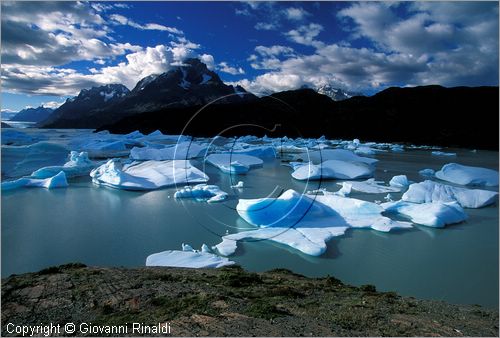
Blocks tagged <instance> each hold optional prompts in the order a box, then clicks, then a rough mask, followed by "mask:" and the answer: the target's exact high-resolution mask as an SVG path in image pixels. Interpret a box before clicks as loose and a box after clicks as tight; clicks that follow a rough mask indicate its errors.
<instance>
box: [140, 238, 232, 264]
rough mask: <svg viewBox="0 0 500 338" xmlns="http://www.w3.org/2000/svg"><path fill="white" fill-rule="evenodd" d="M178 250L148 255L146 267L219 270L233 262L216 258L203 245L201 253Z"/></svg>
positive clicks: (190, 249) (223, 258) (191, 249)
mask: <svg viewBox="0 0 500 338" xmlns="http://www.w3.org/2000/svg"><path fill="white" fill-rule="evenodd" d="M187 246H189V249H188V248H187V247H186V248H184V245H183V248H182V251H179V250H167V251H162V252H158V253H155V254H152V255H149V256H148V257H147V258H146V266H170V267H176V268H197V269H201V268H220V267H223V266H228V265H233V264H234V262H233V261H230V260H229V259H227V258H225V257H220V256H217V255H215V254H213V253H210V252H209V249H208V246H207V245H206V244H203V246H202V248H201V251H196V250H193V248H191V246H190V245H187Z"/></svg>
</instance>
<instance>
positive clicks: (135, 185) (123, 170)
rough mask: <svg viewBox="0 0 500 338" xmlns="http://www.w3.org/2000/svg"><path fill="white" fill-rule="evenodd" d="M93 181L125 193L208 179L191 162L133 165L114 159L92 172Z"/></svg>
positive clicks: (177, 161) (152, 162)
mask: <svg viewBox="0 0 500 338" xmlns="http://www.w3.org/2000/svg"><path fill="white" fill-rule="evenodd" d="M90 176H91V177H92V181H93V182H94V183H95V184H98V185H104V186H108V187H112V188H117V189H124V190H154V189H159V188H162V187H167V186H172V185H176V184H185V183H204V182H207V181H208V179H209V178H208V176H207V175H206V174H205V173H203V172H202V171H200V170H199V169H197V168H196V167H194V166H192V165H191V162H190V161H188V160H173V161H145V162H132V163H131V164H127V165H123V164H122V163H121V161H120V160H117V159H111V160H109V161H108V162H106V163H105V164H103V165H101V166H100V167H98V168H96V169H94V170H92V171H91V172H90Z"/></svg>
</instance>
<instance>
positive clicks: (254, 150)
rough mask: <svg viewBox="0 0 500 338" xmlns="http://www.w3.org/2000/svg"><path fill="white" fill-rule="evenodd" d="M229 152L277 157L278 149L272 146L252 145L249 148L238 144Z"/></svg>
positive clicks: (266, 157)
mask: <svg viewBox="0 0 500 338" xmlns="http://www.w3.org/2000/svg"><path fill="white" fill-rule="evenodd" d="M227 153H228V154H233V155H249V156H254V157H258V158H260V159H271V158H276V151H275V150H274V147H272V146H250V147H247V148H240V147H238V144H236V145H235V146H233V147H232V148H231V151H229V152H227Z"/></svg>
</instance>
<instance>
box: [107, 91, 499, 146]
mask: <svg viewBox="0 0 500 338" xmlns="http://www.w3.org/2000/svg"><path fill="white" fill-rule="evenodd" d="M498 102H499V93H498V87H454V88H445V87H441V86H421V87H414V88H397V87H392V88H388V89H386V90H383V91H381V92H379V93H377V94H375V95H374V96H371V97H364V96H355V97H352V98H349V99H346V100H343V101H337V102H336V101H333V100H331V99H330V98H329V97H327V96H325V95H321V94H318V93H316V92H315V91H313V90H311V89H300V90H292V91H285V92H280V93H276V94H273V95H270V96H266V97H262V98H259V99H256V100H251V101H248V102H240V103H231V104H224V105H210V106H208V107H206V108H204V109H203V110H202V111H201V112H198V110H199V109H200V108H201V106H199V105H198V106H191V107H182V108H170V109H161V110H157V111H151V112H146V113H142V114H137V115H133V116H129V117H126V118H124V119H122V120H121V121H119V122H117V123H113V124H110V125H105V126H102V127H100V128H98V130H109V131H110V132H112V133H128V132H131V131H134V130H140V131H141V132H143V133H148V132H152V131H154V130H156V129H160V130H161V131H162V132H164V133H170V134H178V133H181V132H183V133H184V134H188V135H193V136H207V137H210V136H214V135H217V134H219V133H220V132H221V131H223V130H225V132H224V135H225V136H241V135H248V134H253V135H257V136H263V135H265V134H267V135H268V136H271V137H276V136H288V137H320V136H321V135H325V136H326V137H328V138H333V139H335V138H344V139H352V138H360V139H362V140H367V141H377V142H402V143H415V144H431V145H441V146H450V147H451V146H456V147H468V148H480V149H494V150H497V149H498V121H499V114H498V113H499V106H498ZM197 112H198V113H197ZM195 113H197V115H196V117H195V118H193V119H192V121H191V122H190V123H189V124H187V122H188V121H189V120H190V119H191V117H192V116H193V115H194V114H195ZM256 126H258V127H256ZM272 130H274V131H272Z"/></svg>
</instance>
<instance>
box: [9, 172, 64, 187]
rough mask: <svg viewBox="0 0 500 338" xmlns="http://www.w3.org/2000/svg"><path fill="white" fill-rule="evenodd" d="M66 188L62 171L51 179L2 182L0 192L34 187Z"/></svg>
mask: <svg viewBox="0 0 500 338" xmlns="http://www.w3.org/2000/svg"><path fill="white" fill-rule="evenodd" d="M67 186H68V181H67V180H66V175H65V174H64V171H60V172H59V173H58V174H56V175H54V176H53V177H49V178H45V179H38V178H28V177H22V178H19V179H17V180H15V181H7V182H2V190H12V189H17V188H22V187H35V188H47V189H53V188H65V187H67Z"/></svg>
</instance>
